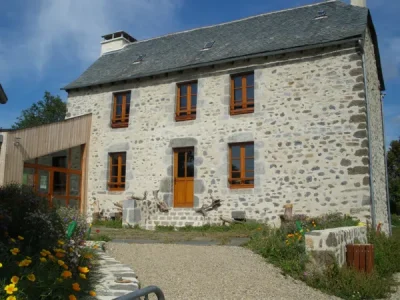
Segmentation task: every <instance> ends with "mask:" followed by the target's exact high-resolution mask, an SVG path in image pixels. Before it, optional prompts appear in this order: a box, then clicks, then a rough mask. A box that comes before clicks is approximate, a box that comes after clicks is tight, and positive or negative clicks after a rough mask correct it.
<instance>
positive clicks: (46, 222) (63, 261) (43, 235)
mask: <svg viewBox="0 0 400 300" xmlns="http://www.w3.org/2000/svg"><path fill="white" fill-rule="evenodd" d="M0 228H1V231H0V232H1V234H0V263H1V268H0V285H1V288H0V299H6V298H7V297H8V296H9V295H10V294H6V291H5V290H4V288H5V287H8V288H17V289H18V290H14V291H12V296H15V297H16V299H27V300H29V299H34V300H36V299H56V300H57V299H68V297H69V296H70V295H74V296H76V297H77V298H83V297H86V296H88V294H89V291H90V290H91V289H92V288H93V287H94V286H95V284H96V282H97V280H98V276H97V265H96V263H95V261H93V259H91V258H90V257H89V256H93V255H92V254H90V253H89V252H90V251H91V250H89V249H86V248H84V249H82V248H80V247H78V243H76V242H75V241H74V240H65V235H66V234H65V223H64V222H63V220H62V219H61V218H60V216H59V214H57V212H56V211H55V210H53V209H51V208H49V207H48V202H47V200H46V199H43V198H41V197H38V196H37V195H36V194H35V193H34V192H33V191H32V189H31V188H28V187H24V186H18V185H10V186H5V187H0ZM79 267H87V268H88V269H89V270H90V273H88V274H86V275H85V276H86V277H87V279H83V278H82V277H81V276H80V275H79V274H80V273H81V274H85V271H86V269H85V268H81V269H79ZM66 271H68V272H70V274H69V273H68V274H67V275H68V276H67V278H63V276H62V274H64V275H65V274H66V273H63V272H66ZM14 276H15V277H14ZM82 276H83V275H82ZM13 282H14V283H13ZM73 283H77V284H79V291H78V289H77V288H76V291H74V290H73V287H72V284H73ZM10 292H11V291H10Z"/></svg>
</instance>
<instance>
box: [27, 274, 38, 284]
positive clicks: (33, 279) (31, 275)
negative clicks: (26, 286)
mask: <svg viewBox="0 0 400 300" xmlns="http://www.w3.org/2000/svg"><path fill="white" fill-rule="evenodd" d="M26 277H27V278H28V280H30V281H32V282H34V281H35V280H36V277H35V275H34V274H29V275H28V276H26Z"/></svg>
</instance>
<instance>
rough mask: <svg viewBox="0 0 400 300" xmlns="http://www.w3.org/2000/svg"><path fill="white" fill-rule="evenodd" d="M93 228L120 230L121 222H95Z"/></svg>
mask: <svg viewBox="0 0 400 300" xmlns="http://www.w3.org/2000/svg"><path fill="white" fill-rule="evenodd" d="M92 225H93V226H104V227H107V228H122V220H96V221H95V222H93V223H92Z"/></svg>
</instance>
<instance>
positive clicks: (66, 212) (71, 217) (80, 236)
mask: <svg viewBox="0 0 400 300" xmlns="http://www.w3.org/2000/svg"><path fill="white" fill-rule="evenodd" d="M57 214H58V215H59V216H60V218H61V220H62V224H63V228H64V232H66V231H67V228H68V226H69V224H70V223H71V222H72V221H76V223H77V225H76V228H75V230H74V232H73V234H72V236H71V239H72V240H74V241H75V242H76V243H78V244H79V243H80V242H82V241H83V240H84V239H85V238H86V235H87V232H88V228H89V225H88V223H87V221H86V216H84V215H83V214H82V213H81V212H80V211H79V210H77V209H74V208H68V207H60V208H58V209H57Z"/></svg>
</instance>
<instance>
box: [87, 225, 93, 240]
mask: <svg viewBox="0 0 400 300" xmlns="http://www.w3.org/2000/svg"><path fill="white" fill-rule="evenodd" d="M91 232H92V223H90V225H89V229H88V231H87V236H86V239H87V240H88V239H89V238H90V233H91Z"/></svg>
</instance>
